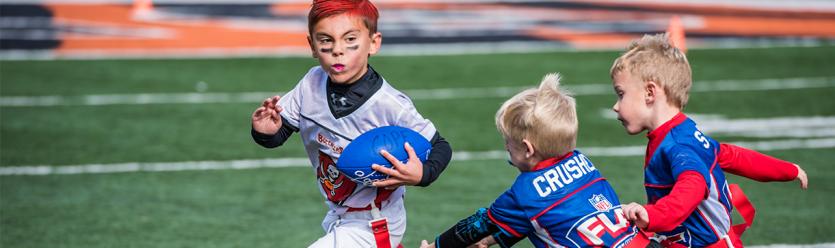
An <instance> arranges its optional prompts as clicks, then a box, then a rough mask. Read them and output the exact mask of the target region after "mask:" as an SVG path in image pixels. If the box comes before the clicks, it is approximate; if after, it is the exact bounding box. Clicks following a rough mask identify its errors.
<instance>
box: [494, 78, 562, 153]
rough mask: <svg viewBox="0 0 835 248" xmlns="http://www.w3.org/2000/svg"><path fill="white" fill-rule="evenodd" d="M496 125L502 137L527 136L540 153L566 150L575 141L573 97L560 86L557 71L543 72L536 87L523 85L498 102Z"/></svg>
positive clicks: (523, 137)
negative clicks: (543, 74)
mask: <svg viewBox="0 0 835 248" xmlns="http://www.w3.org/2000/svg"><path fill="white" fill-rule="evenodd" d="M496 128H497V129H498V130H499V133H501V134H502V136H503V137H504V138H505V139H506V140H510V141H512V142H522V139H527V140H528V141H529V142H531V144H532V145H533V146H534V147H535V149H536V152H537V153H540V154H541V155H542V156H544V157H556V156H560V155H563V154H566V153H568V152H570V151H572V150H574V148H575V147H576V144H577V112H576V109H575V104H574V98H573V97H571V95H570V93H569V92H568V91H566V90H563V89H561V88H560V76H559V74H556V73H552V74H548V75H545V77H544V78H542V82H541V83H540V84H539V88H536V89H527V90H525V91H522V92H520V93H519V94H516V95H515V96H513V97H511V98H510V99H509V100H507V101H505V102H504V104H502V107H501V108H499V111H498V112H496Z"/></svg>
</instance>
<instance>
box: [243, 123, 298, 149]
mask: <svg viewBox="0 0 835 248" xmlns="http://www.w3.org/2000/svg"><path fill="white" fill-rule="evenodd" d="M281 119H282V123H285V124H283V125H281V128H279V129H278V131H277V132H276V133H275V134H265V133H261V132H259V131H258V130H255V127H253V128H252V131H251V133H252V139H253V140H255V143H258V144H259V145H261V146H263V147H266V148H275V147H279V146H281V145H283V144H284V142H285V141H287V139H289V138H290V135H292V134H293V133H294V132H298V131H299V129H298V128H296V127H293V126H291V125H289V124H286V123H287V121H286V120H284V117H281Z"/></svg>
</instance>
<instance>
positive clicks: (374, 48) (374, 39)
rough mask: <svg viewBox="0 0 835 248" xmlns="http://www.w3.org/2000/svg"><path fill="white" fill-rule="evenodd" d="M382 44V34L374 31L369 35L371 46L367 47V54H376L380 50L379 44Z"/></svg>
mask: <svg viewBox="0 0 835 248" xmlns="http://www.w3.org/2000/svg"><path fill="white" fill-rule="evenodd" d="M382 44H383V34H382V33H380V32H376V33H374V34H372V35H371V47H370V48H369V49H368V55H369V56H371V55H374V54H377V52H379V51H380V46H381V45H382Z"/></svg>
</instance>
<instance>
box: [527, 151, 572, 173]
mask: <svg viewBox="0 0 835 248" xmlns="http://www.w3.org/2000/svg"><path fill="white" fill-rule="evenodd" d="M572 155H574V151H570V152H568V153H566V154H564V155H562V156H559V157H553V158H549V159H546V160H542V161H539V163H536V166H534V167H533V169H532V170H531V171H538V170H541V169H545V168H548V167H551V166H553V165H555V164H558V163H560V162H562V161H563V160H565V159H566V158H568V157H571V156H572Z"/></svg>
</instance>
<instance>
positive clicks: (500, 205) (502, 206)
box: [487, 190, 532, 237]
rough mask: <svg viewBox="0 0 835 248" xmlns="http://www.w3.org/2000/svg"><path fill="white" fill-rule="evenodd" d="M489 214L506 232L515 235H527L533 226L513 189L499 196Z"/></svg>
mask: <svg viewBox="0 0 835 248" xmlns="http://www.w3.org/2000/svg"><path fill="white" fill-rule="evenodd" d="M487 214H488V216H489V217H490V220H491V221H493V222H494V223H495V224H496V225H497V226H499V228H500V229H501V230H502V231H503V232H504V233H506V234H509V235H512V236H514V237H524V236H527V233H529V231H530V230H531V228H532V226H531V222H530V220H529V219H528V215H527V214H525V211H524V210H522V208H521V206H520V205H519V204H518V201H517V200H516V197H515V195H514V194H513V192H512V191H511V190H508V191H506V192H505V193H504V194H502V195H501V196H499V198H497V199H496V201H495V202H493V205H491V206H490V209H489V210H488V212H487Z"/></svg>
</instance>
